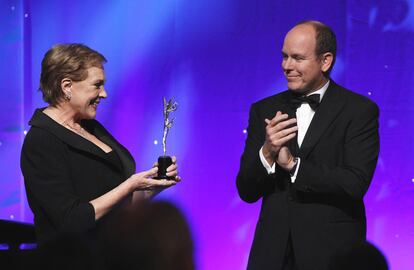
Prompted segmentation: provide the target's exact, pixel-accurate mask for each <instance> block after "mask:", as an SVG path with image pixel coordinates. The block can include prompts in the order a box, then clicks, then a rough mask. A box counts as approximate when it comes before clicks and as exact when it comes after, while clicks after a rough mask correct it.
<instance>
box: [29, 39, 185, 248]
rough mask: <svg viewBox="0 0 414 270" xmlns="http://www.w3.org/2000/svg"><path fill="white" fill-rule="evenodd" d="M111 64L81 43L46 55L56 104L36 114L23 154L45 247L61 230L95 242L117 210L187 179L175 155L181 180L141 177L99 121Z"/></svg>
mask: <svg viewBox="0 0 414 270" xmlns="http://www.w3.org/2000/svg"><path fill="white" fill-rule="evenodd" d="M105 62H106V59H105V58H104V56H102V55H101V54H100V53H98V52H96V51H94V50H92V49H90V48H88V47H86V46H84V45H81V44H67V45H57V46H55V47H53V48H52V49H50V50H49V51H48V52H47V53H46V55H45V57H44V58H43V61H42V72H41V78H40V90H41V91H42V94H43V99H44V100H45V101H46V102H47V103H48V104H49V106H47V107H46V108H42V109H37V110H36V111H35V113H34V115H33V117H32V119H31V120H30V122H29V123H30V125H31V128H30V131H29V132H28V133H27V135H26V138H25V140H24V144H23V148H22V154H21V168H22V172H23V176H24V181H25V186H26V192H27V197H28V202H29V205H30V207H31V209H32V211H33V213H34V223H35V228H36V235H37V238H38V239H37V240H38V243H39V244H40V245H42V244H44V243H46V242H48V241H49V240H52V239H54V238H55V237H56V236H57V235H60V234H62V233H86V234H87V235H91V237H92V238H94V237H95V236H96V235H97V232H98V231H99V228H100V227H101V226H103V224H104V223H105V219H106V218H107V217H108V214H109V213H111V212H112V211H113V209H114V208H116V207H119V206H120V205H122V204H124V203H131V202H132V201H140V200H142V199H144V200H145V199H149V198H151V197H152V196H154V195H155V194H156V193H158V192H159V191H161V190H162V189H165V188H167V187H170V186H172V185H175V184H176V183H177V182H178V181H180V177H179V176H178V175H177V165H176V159H175V158H173V165H171V166H170V167H169V168H168V174H167V175H168V176H173V177H175V179H174V180H155V179H153V177H154V176H156V175H157V166H154V167H153V168H151V169H149V170H148V171H144V172H140V173H135V162H134V159H133V157H132V156H131V154H130V153H129V152H128V150H127V149H126V148H125V147H123V146H122V145H121V144H120V143H119V142H117V141H116V140H115V138H114V137H112V135H111V134H110V133H109V132H108V131H107V130H106V129H105V128H104V127H103V126H102V125H101V124H100V123H99V122H98V121H96V120H95V119H94V118H95V115H96V112H97V108H98V106H99V103H100V102H101V101H102V100H103V99H104V98H106V96H107V93H106V92H105V89H104V84H105V73H104V70H103V64H104V63H105Z"/></svg>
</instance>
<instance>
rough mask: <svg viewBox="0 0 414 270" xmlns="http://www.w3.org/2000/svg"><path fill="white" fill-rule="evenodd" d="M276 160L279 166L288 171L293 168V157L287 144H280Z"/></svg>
mask: <svg viewBox="0 0 414 270" xmlns="http://www.w3.org/2000/svg"><path fill="white" fill-rule="evenodd" d="M276 162H277V164H278V165H279V166H280V167H282V168H283V169H285V170H286V171H288V172H290V171H291V170H292V169H293V166H295V164H296V162H295V158H294V157H293V156H292V154H291V153H290V151H289V148H287V146H282V148H280V151H279V155H278V156H277V158H276Z"/></svg>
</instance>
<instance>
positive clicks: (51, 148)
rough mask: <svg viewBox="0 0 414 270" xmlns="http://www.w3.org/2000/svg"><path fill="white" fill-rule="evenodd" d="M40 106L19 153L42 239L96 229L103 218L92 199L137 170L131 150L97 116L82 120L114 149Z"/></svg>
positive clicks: (90, 130)
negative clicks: (106, 148) (99, 144)
mask: <svg viewBox="0 0 414 270" xmlns="http://www.w3.org/2000/svg"><path fill="white" fill-rule="evenodd" d="M42 111H43V109H37V110H36V111H35V113H34V115H33V117H32V119H31V120H30V122H29V124H30V125H31V128H30V130H29V132H28V133H27V135H26V137H25V140H24V143H23V148H22V153H21V169H22V172H23V176H24V182H25V186H26V193H27V198H28V202H29V206H30V208H31V209H32V211H33V213H34V223H35V228H36V235H37V241H38V243H39V244H43V243H44V242H46V241H47V240H49V239H51V238H53V237H54V236H56V234H58V233H61V232H86V231H88V230H95V229H96V227H98V226H99V222H98V223H96V222H95V212H94V209H93V206H92V205H91V204H90V203H89V201H91V200H93V199H95V198H97V197H99V196H101V195H103V194H104V193H106V192H108V191H110V190H111V189H113V188H115V187H116V186H118V185H119V184H120V183H121V182H122V181H124V180H125V179H127V178H128V177H129V176H131V175H132V174H133V173H134V172H135V161H134V159H133V157H132V156H131V154H130V153H129V152H128V150H127V149H125V148H124V147H123V146H122V145H121V144H119V143H118V142H117V141H116V140H115V139H114V138H113V137H112V136H111V135H110V134H109V132H108V131H107V130H106V129H105V128H104V127H103V126H102V125H101V124H100V123H99V122H98V121H96V120H84V121H82V123H81V124H82V126H83V127H84V128H85V129H87V130H88V131H89V132H90V133H92V134H94V135H95V136H96V137H97V138H99V139H100V140H101V141H103V142H104V143H106V144H107V145H109V146H110V147H111V148H112V149H113V151H112V152H110V153H105V152H104V151H102V150H101V149H100V148H99V147H97V146H96V145H95V144H93V143H91V142H90V141H88V140H86V139H84V138H83V137H81V136H79V135H77V134H76V133H74V132H71V131H70V130H68V129H66V128H64V127H63V126H61V125H60V124H58V123H57V122H55V121H54V120H53V119H51V118H50V117H48V116H47V115H46V114H44V113H43V112H42ZM100 222H102V221H100Z"/></svg>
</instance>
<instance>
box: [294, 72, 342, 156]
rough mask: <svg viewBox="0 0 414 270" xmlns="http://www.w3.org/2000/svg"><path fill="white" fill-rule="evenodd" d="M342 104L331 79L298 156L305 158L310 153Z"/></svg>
mask: <svg viewBox="0 0 414 270" xmlns="http://www.w3.org/2000/svg"><path fill="white" fill-rule="evenodd" d="M344 105H345V102H344V100H343V99H341V98H340V92H339V90H338V86H337V85H336V84H335V83H334V82H333V81H332V80H331V82H330V85H329V87H328V89H327V90H326V93H325V95H324V97H323V99H322V102H321V104H320V105H319V107H318V109H317V111H316V112H315V115H314V117H313V119H312V121H311V123H310V125H309V128H308V130H307V132H306V135H305V138H304V139H303V142H302V145H301V147H300V149H299V157H301V158H306V157H307V156H308V155H309V154H310V153H311V151H312V149H313V148H314V147H315V145H316V144H317V143H318V141H319V139H320V138H321V136H322V134H323V133H324V132H325V130H326V129H327V128H328V127H329V126H330V125H331V123H332V122H333V121H334V120H335V118H336V117H337V115H338V114H339V112H340V111H341V110H342V109H343V106H344Z"/></svg>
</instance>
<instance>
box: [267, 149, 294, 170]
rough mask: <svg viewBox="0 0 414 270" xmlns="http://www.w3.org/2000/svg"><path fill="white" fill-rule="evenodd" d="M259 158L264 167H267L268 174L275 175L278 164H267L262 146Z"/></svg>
mask: <svg viewBox="0 0 414 270" xmlns="http://www.w3.org/2000/svg"><path fill="white" fill-rule="evenodd" d="M259 157H260V161H261V162H262V164H263V167H265V169H266V171H267V173H268V174H272V173H275V171H276V164H275V163H274V162H273V164H272V166H270V165H269V163H268V162H267V160H266V158H265V157H264V155H263V146H262V148H260V151H259ZM298 165H299V164H298Z"/></svg>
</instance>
